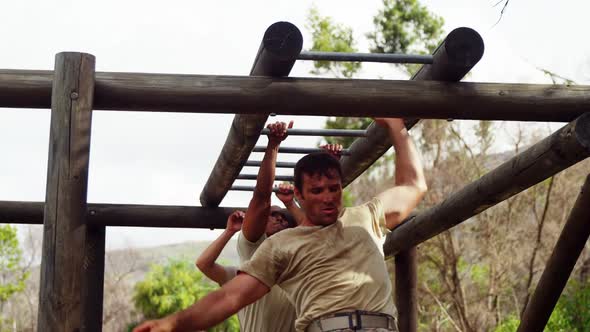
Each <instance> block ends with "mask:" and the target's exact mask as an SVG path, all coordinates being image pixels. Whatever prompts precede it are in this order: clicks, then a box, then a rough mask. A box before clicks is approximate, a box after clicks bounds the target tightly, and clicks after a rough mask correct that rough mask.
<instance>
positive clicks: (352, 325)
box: [305, 310, 397, 332]
mask: <svg viewBox="0 0 590 332" xmlns="http://www.w3.org/2000/svg"><path fill="white" fill-rule="evenodd" d="M365 328H366V329H369V328H382V329H389V330H391V331H397V325H396V323H395V318H393V317H392V316H390V315H387V314H383V313H379V312H369V311H360V310H356V311H351V312H338V313H335V314H332V315H328V316H324V317H321V318H318V319H316V320H314V321H312V322H311V323H310V324H309V325H308V326H307V329H306V330H305V331H306V332H327V331H334V330H342V329H350V330H352V331H359V330H362V329H365Z"/></svg>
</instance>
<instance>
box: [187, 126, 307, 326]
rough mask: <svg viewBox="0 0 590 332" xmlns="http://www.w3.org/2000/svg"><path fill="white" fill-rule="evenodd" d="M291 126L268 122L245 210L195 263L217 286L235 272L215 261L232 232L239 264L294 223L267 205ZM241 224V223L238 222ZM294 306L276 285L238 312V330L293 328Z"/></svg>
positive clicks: (290, 204)
mask: <svg viewBox="0 0 590 332" xmlns="http://www.w3.org/2000/svg"><path fill="white" fill-rule="evenodd" d="M292 127H293V121H291V122H290V123H289V125H287V124H286V123H284V122H276V123H273V124H269V125H268V126H267V128H268V129H269V133H268V144H267V146H266V151H265V153H264V157H263V159H262V162H261V164H260V168H259V170H258V176H257V179H256V186H255V188H254V193H253V195H252V199H251V200H250V204H249V205H248V210H247V212H246V213H245V214H244V213H243V212H241V211H236V212H234V213H233V214H232V215H231V216H230V218H228V226H227V228H226V232H224V233H223V234H222V235H221V236H220V237H219V238H218V239H217V240H215V241H214V242H213V243H212V244H211V245H210V246H209V247H208V248H207V249H206V250H205V251H204V252H203V253H202V254H201V256H200V257H199V259H198V260H197V262H196V264H197V267H198V268H199V269H200V270H201V271H202V272H203V273H204V274H205V275H206V276H207V277H209V278H210V279H212V280H213V281H215V282H217V283H218V284H219V285H220V286H222V285H223V284H225V283H226V282H228V281H229V280H231V279H233V278H234V277H235V276H236V275H237V269H236V268H235V267H223V266H221V265H219V264H216V263H215V260H216V259H217V257H218V256H219V254H220V253H221V250H223V247H225V245H226V244H227V242H228V241H229V239H230V238H231V236H232V235H233V233H235V232H237V231H238V230H240V228H241V230H242V232H241V233H240V234H239V236H238V244H237V249H238V255H239V257H240V264H243V263H244V262H246V261H248V260H250V258H252V255H253V254H254V252H255V251H256V249H257V248H258V247H259V246H260V245H261V244H262V242H263V241H264V240H265V239H267V238H268V237H270V236H272V235H274V234H276V233H278V232H280V231H282V230H284V229H286V228H290V227H295V226H296V223H295V220H293V219H291V220H289V219H290V218H289V216H287V215H286V214H285V213H284V212H283V211H282V210H281V209H280V208H279V207H278V206H271V195H272V189H273V183H274V178H275V164H276V160H277V154H278V149H279V146H280V144H281V142H282V141H283V140H285V138H287V129H289V128H292ZM282 188H283V194H280V193H277V196H278V197H279V198H282V199H286V198H287V197H288V195H285V193H286V192H285V191H286V189H287V188H286V187H285V186H283V187H282ZM283 204H285V206H286V207H287V208H288V209H290V210H291V211H292V212H291V213H294V215H295V216H297V215H298V214H301V212H300V211H299V209H298V208H297V207H296V206H294V205H293V204H294V202H293V201H292V199H291V200H285V201H283ZM294 209H296V210H294ZM242 224H243V225H242ZM295 318H296V315H295V309H294V308H293V305H292V304H291V302H290V301H289V299H288V298H287V297H286V296H285V294H284V292H283V290H281V289H280V288H279V287H278V286H277V287H272V289H271V291H270V292H269V293H268V294H266V295H265V296H263V297H262V298H261V299H260V300H258V301H256V302H255V303H252V304H250V305H248V306H246V307H245V308H243V309H241V310H240V311H239V312H238V319H239V321H240V328H241V331H244V332H266V331H268V332H271V331H285V332H291V331H295V327H294V322H295Z"/></svg>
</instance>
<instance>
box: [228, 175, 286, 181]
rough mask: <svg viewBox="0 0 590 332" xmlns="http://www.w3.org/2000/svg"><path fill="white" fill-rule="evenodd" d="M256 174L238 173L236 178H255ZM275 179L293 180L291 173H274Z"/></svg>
mask: <svg viewBox="0 0 590 332" xmlns="http://www.w3.org/2000/svg"><path fill="white" fill-rule="evenodd" d="M257 177H258V175H257V174H239V175H238V177H237V179H238V180H256V178H257ZM275 181H293V176H292V175H275Z"/></svg>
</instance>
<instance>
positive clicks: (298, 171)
mask: <svg viewBox="0 0 590 332" xmlns="http://www.w3.org/2000/svg"><path fill="white" fill-rule="evenodd" d="M334 170H336V171H337V172H338V175H339V176H340V178H342V168H340V161H338V159H336V157H334V156H333V155H331V154H329V153H327V152H314V153H310V154H308V155H307V156H305V157H303V158H301V159H300V160H299V161H298V162H297V164H295V188H297V190H299V192H301V193H302V192H303V191H302V190H303V174H307V175H309V176H313V175H320V176H321V175H324V176H327V177H328V178H331V177H333V174H334V173H332V172H333V171H334Z"/></svg>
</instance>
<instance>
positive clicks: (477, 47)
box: [443, 27, 485, 68]
mask: <svg viewBox="0 0 590 332" xmlns="http://www.w3.org/2000/svg"><path fill="white" fill-rule="evenodd" d="M443 45H444V47H445V50H446V53H447V57H448V61H449V62H450V63H453V64H454V65H456V66H464V67H469V68H472V67H473V66H475V65H476V64H477V63H478V62H479V60H481V58H482V57H483V52H484V48H485V47H484V43H483V39H482V38H481V36H480V34H479V33H477V31H475V30H473V29H471V28H467V27H460V28H456V29H455V30H453V31H451V33H449V35H448V36H447V38H446V40H445V42H444V43H443Z"/></svg>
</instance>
